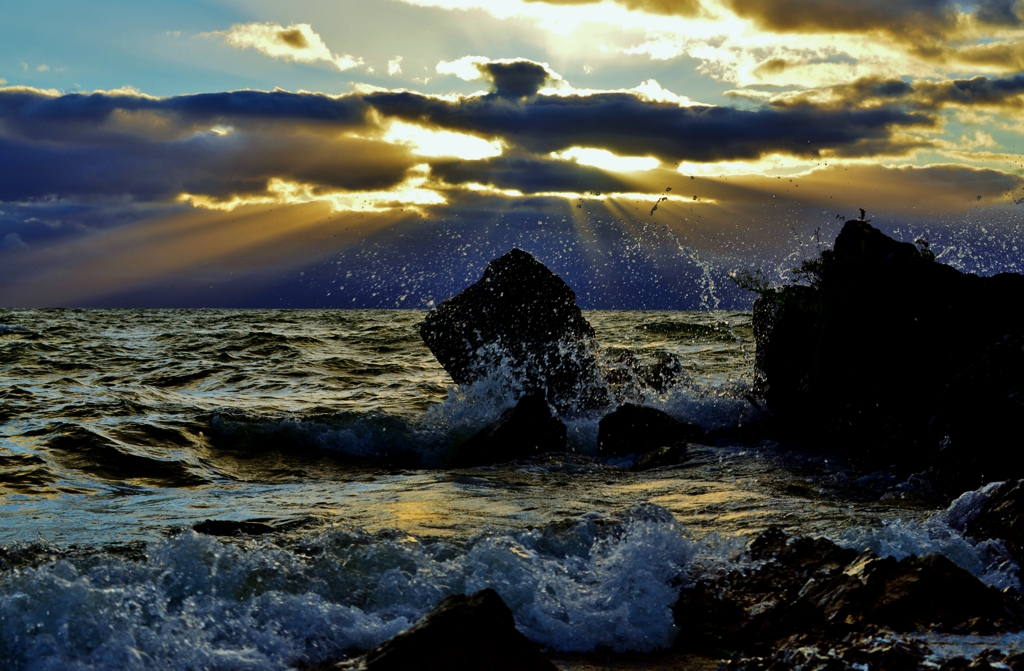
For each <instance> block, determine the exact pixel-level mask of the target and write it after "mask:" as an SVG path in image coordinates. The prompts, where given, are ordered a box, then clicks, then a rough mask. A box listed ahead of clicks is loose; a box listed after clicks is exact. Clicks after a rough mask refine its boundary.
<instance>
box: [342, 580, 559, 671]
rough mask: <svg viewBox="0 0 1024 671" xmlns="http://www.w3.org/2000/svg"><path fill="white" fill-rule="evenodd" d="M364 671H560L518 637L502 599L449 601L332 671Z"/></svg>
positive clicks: (485, 596) (489, 593) (480, 595)
mask: <svg viewBox="0 0 1024 671" xmlns="http://www.w3.org/2000/svg"><path fill="white" fill-rule="evenodd" d="M334 668H336V669H339V670H340V669H361V670H365V671H410V670H412V669H415V670H416V671H435V670H436V671H481V670H483V669H487V670H488V671H557V667H555V665H554V664H552V663H551V662H550V661H549V660H548V659H547V658H546V657H545V656H544V654H543V653H542V652H541V650H540V648H538V647H537V645H536V644H535V643H533V642H531V641H530V640H529V639H528V638H526V636H524V635H523V634H522V633H520V632H519V631H518V630H517V629H516V626H515V620H514V619H513V617H512V611H510V610H509V608H508V606H506V605H505V602H504V601H502V600H501V597H500V596H498V593H497V592H495V591H494V590H493V589H490V588H487V589H484V590H481V591H479V592H477V593H475V594H470V595H465V594H457V595H453V596H449V597H445V598H444V599H443V600H442V601H441V602H440V603H439V604H437V605H436V606H434V608H433V609H432V610H431V611H430V612H429V613H427V614H426V615H424V616H423V618H422V619H421V620H420V621H419V622H417V623H416V624H414V625H413V626H412V627H410V628H409V629H406V630H405V631H403V632H401V633H399V634H397V635H395V636H394V637H393V638H391V639H389V640H387V641H385V642H384V643H382V644H381V645H379V646H377V647H376V648H374V649H373V650H371V651H370V652H368V653H366V655H364V656H363V657H362V658H361V659H358V660H355V661H353V662H347V663H344V664H341V665H338V666H336V667H334Z"/></svg>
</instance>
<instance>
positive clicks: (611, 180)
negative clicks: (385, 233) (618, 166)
mask: <svg viewBox="0 0 1024 671" xmlns="http://www.w3.org/2000/svg"><path fill="white" fill-rule="evenodd" d="M433 169H434V174H435V175H437V176H438V177H440V178H442V179H443V180H445V181H446V182H448V183H451V184H472V183H481V184H486V185H489V186H493V187H495V188H498V189H508V190H515V191H518V192H520V193H523V194H533V193H550V192H563V193H585V192H588V191H591V192H594V191H596V192H616V191H617V192H623V191H632V190H634V189H635V185H632V184H630V183H629V182H627V181H626V180H623V179H622V178H620V177H618V176H616V175H614V174H611V173H609V172H606V171H604V170H599V169H597V168H592V167H588V166H583V165H579V164H578V163H574V162H572V161H560V160H554V159H551V158H544V157H538V156H500V157H497V158H491V159H487V160H483V161H445V162H439V163H435V164H434V166H433Z"/></svg>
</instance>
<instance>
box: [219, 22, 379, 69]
mask: <svg viewBox="0 0 1024 671" xmlns="http://www.w3.org/2000/svg"><path fill="white" fill-rule="evenodd" d="M206 34H207V35H210V36H216V37H220V38H223V40H224V42H225V43H227V44H229V45H230V46H233V47H236V48H238V49H255V50H257V51H259V52H261V53H264V54H266V55H267V56H270V57H272V58H280V59H282V60H286V61H295V62H298V63H316V62H319V61H323V62H326V63H330V64H331V65H333V66H335V67H336V68H338V69H339V70H350V69H352V68H354V67H358V66H360V65H363V59H362V58H356V57H355V56H351V55H348V54H343V55H338V54H335V53H332V52H331V50H330V49H328V48H327V45H326V44H324V41H323V38H321V37H320V36H319V35H318V34H317V33H315V32H314V31H313V28H312V26H310V25H309V24H308V23H293V24H291V25H289V26H287V27H285V26H282V25H280V24H277V23H238V24H235V25H233V26H231V28H230V29H228V30H226V31H218V32H212V33H206Z"/></svg>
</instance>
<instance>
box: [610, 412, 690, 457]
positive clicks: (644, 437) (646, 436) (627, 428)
mask: <svg viewBox="0 0 1024 671" xmlns="http://www.w3.org/2000/svg"><path fill="white" fill-rule="evenodd" d="M700 433H701V431H700V429H698V428H697V427H695V426H693V425H692V424H687V423H685V422H680V421H679V420H677V419H675V418H674V417H672V416H671V415H669V414H668V413H666V412H662V411H661V410H658V409H656V408H648V407H645V406H640V405H634V404H632V403H623V404H622V405H620V406H619V407H618V408H616V409H615V411H614V412H610V413H608V414H607V415H605V416H604V417H603V418H601V421H600V422H599V423H598V425H597V450H598V453H599V454H600V455H601V456H603V457H616V456H625V455H628V454H642V453H644V452H650V451H651V450H654V449H657V448H659V447H665V446H673V445H678V444H682V445H684V446H685V444H686V442H687V441H689V440H692V439H694V438H696V437H697V436H699V435H700Z"/></svg>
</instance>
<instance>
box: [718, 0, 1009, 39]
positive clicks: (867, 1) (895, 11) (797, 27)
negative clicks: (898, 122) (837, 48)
mask: <svg viewBox="0 0 1024 671" xmlns="http://www.w3.org/2000/svg"><path fill="white" fill-rule="evenodd" d="M726 5H727V6H729V7H730V8H731V9H732V10H733V11H734V12H735V13H736V14H737V15H739V16H741V17H744V18H750V19H753V20H754V21H756V22H757V23H758V25H760V26H761V27H762V28H765V29H768V30H772V31H776V32H830V33H863V32H869V31H881V32H885V33H887V34H890V35H892V36H895V37H897V38H899V39H901V40H911V39H915V38H918V37H920V36H932V37H934V36H939V35H945V34H948V33H951V32H953V31H956V30H958V29H960V28H962V27H964V23H965V22H970V21H971V20H972V19H973V21H975V22H977V23H979V24H982V25H986V26H1012V27H1016V26H1019V25H1020V24H1021V18H1020V15H1019V13H1018V9H1017V3H1016V2H1012V1H1009V0H980V1H979V2H974V3H971V4H970V5H966V7H973V9H974V11H973V12H963V13H962V9H961V8H962V7H963V6H964V5H961V3H957V2H955V1H954V0H900V1H899V2H893V1H892V0H858V1H857V2H849V1H848V0H847V1H844V0H726Z"/></svg>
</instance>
